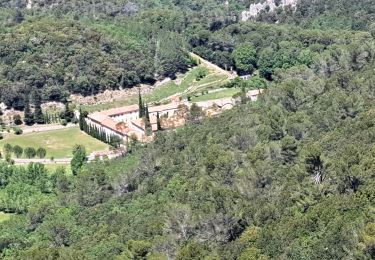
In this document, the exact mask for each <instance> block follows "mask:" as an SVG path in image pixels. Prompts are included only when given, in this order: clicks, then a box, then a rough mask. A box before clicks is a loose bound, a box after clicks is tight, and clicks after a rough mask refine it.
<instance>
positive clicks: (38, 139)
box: [0, 127, 108, 158]
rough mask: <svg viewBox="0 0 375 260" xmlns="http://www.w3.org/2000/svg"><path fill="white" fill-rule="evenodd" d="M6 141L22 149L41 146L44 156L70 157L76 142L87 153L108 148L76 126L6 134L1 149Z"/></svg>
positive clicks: (0, 143)
mask: <svg viewBox="0 0 375 260" xmlns="http://www.w3.org/2000/svg"><path fill="white" fill-rule="evenodd" d="M6 143H9V144H11V145H12V146H14V145H19V146H21V147H22V148H24V149H25V148H26V147H33V148H35V149H37V148H39V147H43V148H45V149H46V150H47V155H46V158H51V157H54V158H65V157H71V156H72V149H73V147H74V145H76V144H81V145H84V146H85V148H86V152H87V154H90V153H91V152H93V151H100V150H105V149H107V148H108V145H106V144H104V143H102V142H100V141H98V140H96V139H94V138H92V137H91V136H89V135H87V134H86V133H84V132H81V131H80V130H79V128H78V127H71V128H66V129H62V130H55V131H48V132H41V133H30V134H24V135H8V136H6V137H5V138H4V139H3V140H1V141H0V147H1V149H2V148H3V146H4V144H6Z"/></svg>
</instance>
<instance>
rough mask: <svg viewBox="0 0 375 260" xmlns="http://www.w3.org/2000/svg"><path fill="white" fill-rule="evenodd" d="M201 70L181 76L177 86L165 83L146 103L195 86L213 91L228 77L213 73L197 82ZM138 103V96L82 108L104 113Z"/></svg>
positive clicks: (148, 95) (197, 68)
mask: <svg viewBox="0 0 375 260" xmlns="http://www.w3.org/2000/svg"><path fill="white" fill-rule="evenodd" d="M200 68H202V65H201V66H197V67H195V68H193V69H191V70H190V71H188V72H187V73H186V74H184V75H181V76H180V77H179V80H181V83H180V84H176V82H175V81H170V82H168V83H165V84H164V85H163V86H160V87H158V88H156V89H155V90H154V91H152V93H149V94H146V95H144V96H143V99H144V101H146V102H148V103H152V102H159V101H161V100H163V99H164V98H167V97H169V96H172V95H174V94H177V93H182V92H184V91H185V90H187V89H188V88H189V87H191V86H194V90H198V89H201V87H200V86H201V85H204V86H203V87H204V89H206V88H208V87H210V88H211V89H213V88H215V86H221V85H223V84H220V83H219V81H220V82H225V80H226V76H223V75H216V74H212V72H209V74H208V75H207V76H206V77H205V78H203V79H201V80H200V81H198V82H196V81H195V79H196V77H197V73H198V71H199V69H200ZM215 82H217V84H215V85H214V86H210V85H209V84H212V83H215ZM207 84H208V85H207ZM216 88H217V87H216ZM137 102H138V95H134V96H131V97H128V98H127V99H124V100H116V101H113V102H111V103H105V104H98V105H90V106H82V108H83V109H84V110H86V111H88V112H93V111H102V110H106V109H110V108H115V107H121V106H128V105H132V104H137Z"/></svg>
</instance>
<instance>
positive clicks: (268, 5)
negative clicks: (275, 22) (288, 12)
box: [241, 0, 298, 21]
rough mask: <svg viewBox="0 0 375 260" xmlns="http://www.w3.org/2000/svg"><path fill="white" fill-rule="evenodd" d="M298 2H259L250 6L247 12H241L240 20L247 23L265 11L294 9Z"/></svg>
mask: <svg viewBox="0 0 375 260" xmlns="http://www.w3.org/2000/svg"><path fill="white" fill-rule="evenodd" d="M297 1H298V0H265V1H263V2H259V3H257V4H251V5H250V8H249V10H248V11H243V12H242V14H241V20H242V21H247V20H249V19H251V18H255V17H257V16H258V15H259V13H260V12H261V11H263V10H267V9H268V12H273V11H274V10H275V9H276V8H279V7H280V8H284V7H286V6H290V7H292V8H296V6H297Z"/></svg>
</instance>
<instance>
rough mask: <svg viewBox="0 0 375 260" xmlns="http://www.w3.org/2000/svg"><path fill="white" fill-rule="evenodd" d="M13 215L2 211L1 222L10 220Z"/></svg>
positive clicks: (0, 214) (0, 213)
mask: <svg viewBox="0 0 375 260" xmlns="http://www.w3.org/2000/svg"><path fill="white" fill-rule="evenodd" d="M12 215H13V214H9V213H4V212H0V223H1V222H4V221H7V220H9V219H10V217H11V216H12Z"/></svg>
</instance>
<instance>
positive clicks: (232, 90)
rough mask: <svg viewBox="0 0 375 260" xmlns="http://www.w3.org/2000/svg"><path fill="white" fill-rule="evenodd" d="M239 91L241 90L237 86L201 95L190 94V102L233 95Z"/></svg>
mask: <svg viewBox="0 0 375 260" xmlns="http://www.w3.org/2000/svg"><path fill="white" fill-rule="evenodd" d="M239 92H241V90H240V89H238V88H228V89H225V90H223V91H219V92H214V93H209V94H205V95H202V96H197V97H194V96H192V97H191V101H192V102H199V101H207V100H211V99H218V98H226V97H232V96H233V95H235V94H237V93H239Z"/></svg>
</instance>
